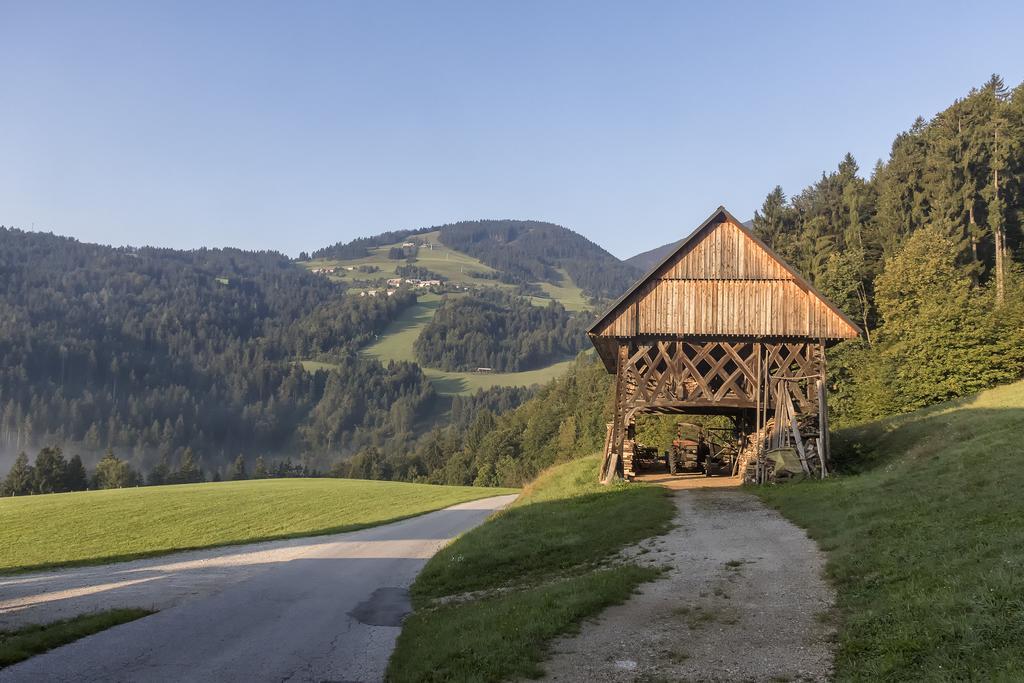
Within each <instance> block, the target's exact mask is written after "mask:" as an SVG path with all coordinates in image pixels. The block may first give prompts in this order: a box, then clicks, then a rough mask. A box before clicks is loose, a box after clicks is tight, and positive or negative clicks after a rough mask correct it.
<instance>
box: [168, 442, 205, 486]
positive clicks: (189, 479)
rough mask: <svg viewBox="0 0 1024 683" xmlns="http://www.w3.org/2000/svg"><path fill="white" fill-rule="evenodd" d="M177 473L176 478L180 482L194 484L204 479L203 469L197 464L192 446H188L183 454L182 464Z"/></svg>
mask: <svg viewBox="0 0 1024 683" xmlns="http://www.w3.org/2000/svg"><path fill="white" fill-rule="evenodd" d="M175 474H176V477H175V479H176V481H177V483H180V484H192V483H196V482H200V481H202V480H203V473H202V470H200V469H199V465H198V464H196V457H195V454H194V453H193V452H192V449H191V448H186V449H185V451H184V452H183V453H182V454H181V464H180V465H179V466H178V471H177V472H176V473H175Z"/></svg>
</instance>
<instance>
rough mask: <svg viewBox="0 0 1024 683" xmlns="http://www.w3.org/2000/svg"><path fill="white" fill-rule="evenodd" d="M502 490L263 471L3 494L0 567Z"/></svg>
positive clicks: (216, 537) (413, 509) (305, 529)
mask: <svg viewBox="0 0 1024 683" xmlns="http://www.w3.org/2000/svg"><path fill="white" fill-rule="evenodd" d="M509 492H511V491H510V490H509V489H488V488H479V487H468V486H431V485H426V484H407V483H401V482H385V481H360V480H353V479H265V480H260V481H237V482H234V481H233V482H221V483H211V484H184V485H179V486H154V487H146V488H136V489H116V490H108V491H84V492H79V493H58V494H50V495H45V496H24V497H19V498H3V499H0V519H2V520H3V524H0V572H13V571H24V570H29V569H38V568H43V567H53V566H62V565H73V564H96V563H103V562H112V561H115V560H124V559H130V558H135V557H144V556H148V555H158V554H162V553H167V552H172V551H175V550H182V549H191V548H206V547H212V546H219V545H229V544H234V543H249V542H253V541H260V540H266V539H273V538H288V537H295V536H311V535H315V534H325V533H335V532H341V531H349V530H352V529H358V528H362V527H367V526H374V525H376V524H383V523H386V522H390V521H394V520H397V519H401V518H404V517H410V516H413V515H417V514H422V513H424V512H429V511H431V510H438V509H440V508H443V507H447V506H449V505H454V504H455V503H460V502H464V501H467V500H474V499H477V498H485V497H488V496H494V495H499V494H502V493H509Z"/></svg>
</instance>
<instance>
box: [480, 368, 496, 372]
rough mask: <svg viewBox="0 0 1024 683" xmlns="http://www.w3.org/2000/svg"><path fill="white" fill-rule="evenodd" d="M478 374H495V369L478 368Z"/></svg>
mask: <svg viewBox="0 0 1024 683" xmlns="http://www.w3.org/2000/svg"><path fill="white" fill-rule="evenodd" d="M476 371H477V372H494V368H477V369H476Z"/></svg>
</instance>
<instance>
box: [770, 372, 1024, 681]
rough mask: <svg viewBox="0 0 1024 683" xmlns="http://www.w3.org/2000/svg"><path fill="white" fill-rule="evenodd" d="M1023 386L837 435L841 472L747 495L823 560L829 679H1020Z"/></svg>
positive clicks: (1023, 638)
mask: <svg viewBox="0 0 1024 683" xmlns="http://www.w3.org/2000/svg"><path fill="white" fill-rule="evenodd" d="M1022 435H1024V382H1018V383H1016V384H1011V385H1006V386H1002V387H998V388H996V389H992V390H989V391H985V392H982V393H980V394H978V395H976V396H972V397H969V398H966V399H961V400H957V401H953V402H950V403H945V404H941V405H937V406H933V407H931V408H927V409H924V410H919V411H917V412H913V413H909V414H906V415H900V416H896V417H892V418H887V419H883V420H879V421H876V422H870V423H867V424H864V425H861V426H859V427H855V428H851V429H847V430H843V431H841V432H839V433H838V434H837V435H836V436H837V438H836V446H837V451H838V453H837V455H839V456H841V458H842V460H841V464H842V465H843V466H844V467H845V468H846V469H847V471H858V472H861V473H860V474H855V475H848V476H839V477H835V478H833V479H830V480H826V481H823V482H809V483H805V484H799V485H788V486H786V485H783V486H777V487H770V488H764V489H761V490H759V493H760V494H761V495H762V496H763V497H764V499H765V500H766V501H768V502H769V503H770V504H772V505H774V506H775V507H777V508H778V509H779V510H780V511H781V512H782V513H783V514H784V515H786V516H787V517H789V518H790V519H792V520H794V521H795V522H797V523H798V524H800V525H802V526H804V527H805V528H806V529H807V530H808V532H809V533H810V535H811V536H812V537H813V538H814V539H816V540H817V541H818V543H819V545H820V546H821V547H822V549H823V550H825V551H827V553H828V555H829V561H828V566H827V572H828V574H829V577H830V578H831V579H832V581H833V582H834V584H835V585H836V588H837V590H838V603H837V606H838V610H839V614H838V618H839V624H840V629H839V648H838V652H837V656H836V679H837V680H840V681H848V680H864V681H880V680H890V681H896V680H950V681H952V680H978V681H981V680H987V681H992V680H1005V681H1009V680H1022V679H1024V650H1022V649H1021V647H1020V644H1021V642H1024V620H1022V619H1021V614H1022V613H1024V600H1022V597H1021V596H1022V595H1024V572H1022V571H1021V568H1022V567H1024V527H1022V526H1021V524H1020V520H1021V519H1022V518H1024V496H1021V491H1022V490H1024V468H1022V466H1021V465H1022V463H1024V445H1022V444H1024V439H1022V438H1021V437H1022Z"/></svg>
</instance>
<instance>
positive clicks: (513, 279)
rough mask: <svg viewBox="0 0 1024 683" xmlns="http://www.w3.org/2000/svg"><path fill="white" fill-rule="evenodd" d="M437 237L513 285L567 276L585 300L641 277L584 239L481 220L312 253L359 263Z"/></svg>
mask: <svg viewBox="0 0 1024 683" xmlns="http://www.w3.org/2000/svg"><path fill="white" fill-rule="evenodd" d="M435 231H436V232H437V235H438V240H439V241H440V242H441V243H442V244H443V245H445V246H446V247H448V248H450V249H453V250H455V251H458V252H461V253H463V254H467V255H469V256H472V257H473V258H475V259H478V260H479V261H481V262H482V263H484V264H486V265H488V266H490V267H491V268H493V269H495V270H497V271H498V272H499V273H500V279H501V280H502V281H504V282H507V283H511V284H526V283H530V282H548V283H551V284H554V285H564V284H567V283H566V282H565V275H568V276H569V278H571V279H572V282H573V283H574V284H575V285H576V286H577V287H579V288H580V289H581V290H582V291H583V292H584V293H585V294H586V295H587V296H589V297H592V298H598V299H614V298H615V297H617V296H618V295H619V294H621V293H622V292H623V291H624V290H625V289H626V288H627V287H629V285H631V284H632V283H633V282H634V281H635V280H636V278H637V277H638V276H639V275H640V271H639V270H638V269H637V268H635V267H634V266H632V265H630V264H628V263H624V262H623V261H620V260H619V259H618V258H616V257H615V256H613V255H612V254H610V253H608V252H607V251H605V250H604V249H602V248H601V247H599V246H598V245H596V244H594V243H593V242H591V241H590V240H588V239H587V238H586V237H583V236H582V235H580V234H578V233H576V232H573V231H572V230H570V229H568V228H565V227H562V226H561V225H556V224H554V223H544V222H541V221H523V220H479V221H461V222H458V223H449V224H447V225H441V226H434V227H430V228H420V229H417V230H402V231H394V232H389V233H384V234H382V235H378V236H374V237H362V238H358V239H355V240H352V241H351V242H347V243H340V242H339V243H338V244H335V245H333V246H330V247H325V248H323V249H319V250H317V251H315V252H313V254H312V256H313V258H316V259H358V258H361V257H364V256H367V255H368V254H369V253H370V251H369V250H370V249H371V248H374V247H380V246H383V245H387V244H392V243H394V242H396V241H398V240H402V239H405V238H407V237H413V236H416V235H421V234H424V233H428V232H431V233H432V232H435Z"/></svg>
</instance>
